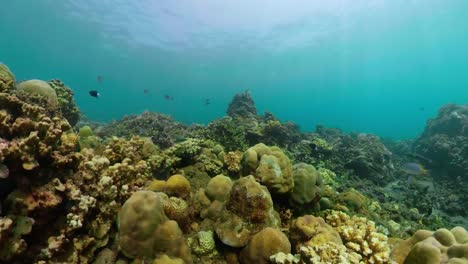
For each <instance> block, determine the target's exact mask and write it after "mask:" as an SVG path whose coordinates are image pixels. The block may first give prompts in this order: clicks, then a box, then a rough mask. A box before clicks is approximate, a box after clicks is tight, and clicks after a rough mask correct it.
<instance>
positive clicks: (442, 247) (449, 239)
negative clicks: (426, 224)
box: [391, 227, 468, 264]
mask: <svg viewBox="0 0 468 264" xmlns="http://www.w3.org/2000/svg"><path fill="white" fill-rule="evenodd" d="M391 259H392V260H394V261H396V262H398V263H427V264H436V263H437V264H438V263H451V264H456V263H459V264H463V263H468V232H467V231H466V230H465V229H464V228H463V227H454V228H452V230H448V229H445V228H441V229H439V230H437V231H435V232H431V231H428V230H418V231H417V232H416V233H414V235H413V236H412V237H410V238H408V239H407V240H404V241H402V242H400V243H398V244H397V245H395V247H394V248H393V250H392V254H391Z"/></svg>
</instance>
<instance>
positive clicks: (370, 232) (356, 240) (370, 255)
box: [326, 211, 390, 263]
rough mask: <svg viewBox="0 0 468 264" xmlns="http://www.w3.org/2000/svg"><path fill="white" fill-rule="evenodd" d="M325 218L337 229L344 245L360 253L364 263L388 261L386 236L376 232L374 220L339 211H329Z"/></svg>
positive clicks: (388, 251)
mask: <svg viewBox="0 0 468 264" xmlns="http://www.w3.org/2000/svg"><path fill="white" fill-rule="evenodd" d="M326 220H327V222H328V223H329V224H330V225H331V226H333V227H334V228H335V229H336V230H337V231H338V233H339V234H340V236H341V239H342V240H343V242H344V244H345V246H346V247H347V248H348V249H350V250H352V251H354V252H356V253H358V254H359V255H361V256H362V259H363V261H364V262H365V263H388V262H389V254H390V249H389V246H388V244H387V236H385V235H384V234H382V233H378V232H377V230H376V227H375V223H374V222H372V221H369V220H367V219H366V218H364V217H357V216H353V217H350V216H349V215H347V214H345V213H343V212H340V211H331V213H330V214H328V215H327V217H326Z"/></svg>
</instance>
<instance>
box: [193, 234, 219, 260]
mask: <svg viewBox="0 0 468 264" xmlns="http://www.w3.org/2000/svg"><path fill="white" fill-rule="evenodd" d="M188 244H189V246H190V248H192V251H193V252H194V253H195V254H197V255H208V254H213V253H214V252H216V247H215V246H216V245H215V239H214V233H213V231H211V230H208V231H200V232H198V233H197V234H196V235H195V236H194V237H191V238H189V239H188Z"/></svg>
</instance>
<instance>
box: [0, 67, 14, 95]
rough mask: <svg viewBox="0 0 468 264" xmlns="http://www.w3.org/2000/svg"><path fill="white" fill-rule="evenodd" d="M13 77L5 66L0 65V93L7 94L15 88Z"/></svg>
mask: <svg viewBox="0 0 468 264" xmlns="http://www.w3.org/2000/svg"><path fill="white" fill-rule="evenodd" d="M15 82H16V80H15V76H14V75H13V73H12V72H11V71H10V69H9V68H8V67H7V66H6V65H5V64H2V63H0V92H1V93H4V92H8V90H12V89H14V87H15Z"/></svg>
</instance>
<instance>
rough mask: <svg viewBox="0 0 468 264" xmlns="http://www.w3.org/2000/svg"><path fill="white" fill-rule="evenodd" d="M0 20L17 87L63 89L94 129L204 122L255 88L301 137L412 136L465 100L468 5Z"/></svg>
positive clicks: (71, 10) (143, 0) (65, 10)
mask: <svg viewBox="0 0 468 264" xmlns="http://www.w3.org/2000/svg"><path fill="white" fill-rule="evenodd" d="M131 2H134V3H133V4H128V3H131ZM283 2H284V3H283ZM324 2H326V4H324ZM1 9H2V12H1V14H0V34H1V40H0V61H2V62H4V63H6V64H7V65H8V66H9V67H10V69H11V70H12V71H13V72H14V73H15V75H16V77H17V79H19V80H23V79H31V78H39V79H44V80H48V79H51V78H59V79H61V80H62V81H64V82H65V83H66V84H67V85H69V86H70V87H72V88H73V89H74V91H75V94H76V100H77V103H78V105H79V107H80V108H81V109H82V111H83V112H84V113H85V114H86V115H87V116H88V117H89V118H91V119H94V120H98V121H108V120H111V119H118V118H121V117H122V116H123V115H127V114H138V113H141V112H142V111H144V110H152V111H157V112H163V113H167V114H170V115H172V116H173V117H174V118H175V119H177V120H179V121H182V122H187V123H192V122H196V123H207V122H209V121H211V120H213V119H214V118H217V117H221V116H223V115H224V114H225V110H226V107H227V104H228V103H229V101H230V99H231V98H232V96H233V95H234V94H235V93H237V92H241V91H244V90H246V89H250V90H251V91H252V96H253V98H254V99H255V101H256V103H257V108H258V109H259V111H260V112H263V111H264V110H269V111H271V112H273V113H274V114H275V115H276V116H278V117H279V118H280V119H282V120H292V121H294V122H297V123H298V124H299V125H300V126H301V128H302V129H304V130H313V129H314V127H315V125H316V124H324V125H326V126H332V127H338V128H342V129H344V130H346V131H359V132H372V133H376V134H378V135H380V136H384V137H394V138H408V137H414V136H416V135H417V134H418V133H420V132H421V130H422V129H423V127H424V125H425V122H426V120H427V119H428V118H430V117H432V116H434V115H435V114H436V113H437V109H438V108H439V107H440V106H442V105H443V104H446V103H449V102H452V103H459V104H461V103H467V102H468V89H467V87H468V74H467V69H468V67H467V66H468V34H466V32H467V30H468V19H466V11H468V1H464V0H444V1H436V0H425V1H420V0H413V1H408V0H405V1H403V0H392V1H383V0H380V1H370V0H369V1H359V0H357V1H356V0H354V1H344V0H342V1H310V0H308V1H306V0H301V1H299V0H295V1H287V2H286V1H271V0H268V1H266V0H256V1H246V0H237V1H231V0H229V1H217V0H206V1H198V0H181V1H150V0H140V1H124V0H115V1H110V0H104V1H96V0H95V1H91V0H80V1H78V0H76V1H73V0H61V1H56V0H17V1H3V2H2V3H1ZM98 75H101V76H103V81H102V83H98V82H97V80H96V77H97V76H98ZM92 89H97V90H99V91H100V93H101V94H102V97H101V98H99V99H95V98H92V97H90V96H89V95H88V91H89V90H92ZM144 89H148V90H149V91H150V92H149V93H148V94H145V93H144V92H143V90H144ZM165 94H169V95H172V96H173V97H174V101H166V100H164V98H163V96H164V95H165ZM205 98H211V101H212V104H211V105H204V103H203V101H204V99H205Z"/></svg>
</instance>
